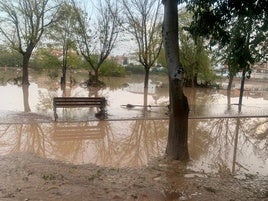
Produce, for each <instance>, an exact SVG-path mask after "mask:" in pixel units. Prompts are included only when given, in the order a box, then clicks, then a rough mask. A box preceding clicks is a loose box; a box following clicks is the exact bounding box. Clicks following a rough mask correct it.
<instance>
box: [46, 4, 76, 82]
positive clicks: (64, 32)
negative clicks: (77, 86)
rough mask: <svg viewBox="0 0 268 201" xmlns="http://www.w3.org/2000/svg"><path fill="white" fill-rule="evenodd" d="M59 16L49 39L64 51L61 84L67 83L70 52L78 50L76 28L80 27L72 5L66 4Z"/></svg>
mask: <svg viewBox="0 0 268 201" xmlns="http://www.w3.org/2000/svg"><path fill="white" fill-rule="evenodd" d="M57 15H58V16H59V20H58V21H57V23H55V24H54V26H52V27H51V28H50V32H49V34H48V35H49V38H50V39H52V40H53V41H54V44H53V45H54V46H55V45H56V47H59V48H61V49H62V77H61V84H62V85H65V83H66V72H67V68H68V67H70V64H69V62H70V61H69V58H70V56H69V54H70V51H74V50H76V38H75V34H74V33H75V27H76V26H77V25H78V20H77V13H76V10H75V8H74V7H73V5H72V4H70V3H68V2H67V1H66V2H64V3H63V4H62V5H61V7H60V9H59V11H58V13H57Z"/></svg>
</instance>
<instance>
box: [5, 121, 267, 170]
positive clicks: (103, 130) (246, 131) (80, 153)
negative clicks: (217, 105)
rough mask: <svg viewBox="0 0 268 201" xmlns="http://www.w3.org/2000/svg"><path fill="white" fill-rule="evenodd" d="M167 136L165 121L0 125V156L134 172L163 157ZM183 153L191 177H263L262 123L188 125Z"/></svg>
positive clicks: (264, 143)
mask: <svg viewBox="0 0 268 201" xmlns="http://www.w3.org/2000/svg"><path fill="white" fill-rule="evenodd" d="M167 133H168V121H167V120H135V121H90V122H73V123H66V122H58V123H53V124H51V123H32V124H1V125H0V154H1V155H4V154H8V153H14V152H33V153H36V154H38V155H40V156H42V157H46V158H53V159H57V160H62V161H65V162H70V163H75V164H84V163H94V164H97V165H102V166H110V167H137V166H143V165H146V164H148V161H149V160H150V159H152V158H153V157H159V156H160V157H163V155H164V151H165V147H166V140H167ZM189 151H190V156H191V159H192V161H191V162H190V163H189V164H188V168H191V169H193V170H196V171H204V172H221V173H227V174H231V173H233V174H237V173H241V172H244V173H254V174H255V173H259V174H261V175H267V169H268V119H267V118H252V119H249V118H243V119H238V118H237V119H235V118H232V119H228V118H224V119H206V120H197V119H193V120H189Z"/></svg>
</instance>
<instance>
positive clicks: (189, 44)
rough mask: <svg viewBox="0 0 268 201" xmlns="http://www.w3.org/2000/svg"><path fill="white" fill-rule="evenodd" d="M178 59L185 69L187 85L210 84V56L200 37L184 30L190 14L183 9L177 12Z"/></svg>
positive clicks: (211, 80)
mask: <svg viewBox="0 0 268 201" xmlns="http://www.w3.org/2000/svg"><path fill="white" fill-rule="evenodd" d="M179 17H180V22H181V23H180V27H179V42H180V49H179V61H180V64H181V65H182V67H183V69H184V71H185V79H186V82H187V83H188V84H187V85H192V84H197V81H199V82H201V83H202V84H208V83H210V84H212V82H213V81H215V79H216V76H215V73H213V72H212V71H211V65H210V57H209V54H208V51H207V50H206V49H205V47H204V41H203V39H202V37H199V36H194V35H192V34H190V33H189V32H187V31H186V30H185V27H187V26H189V25H190V23H191V15H190V14H189V13H187V12H185V11H182V12H180V13H179Z"/></svg>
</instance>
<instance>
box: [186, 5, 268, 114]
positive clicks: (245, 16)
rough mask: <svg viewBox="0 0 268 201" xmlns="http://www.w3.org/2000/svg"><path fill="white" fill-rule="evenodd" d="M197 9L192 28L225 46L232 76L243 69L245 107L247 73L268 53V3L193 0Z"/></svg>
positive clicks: (219, 46) (221, 46) (241, 94)
mask: <svg viewBox="0 0 268 201" xmlns="http://www.w3.org/2000/svg"><path fill="white" fill-rule="evenodd" d="M188 8H189V9H190V10H191V11H192V12H193V13H194V18H193V19H194V22H193V23H192V25H191V31H192V33H194V34H195V35H201V36H207V37H208V38H209V39H210V41H211V44H212V45H215V44H217V45H218V48H220V49H224V50H225V56H224V57H225V61H226V63H227V64H228V65H229V71H230V75H231V78H232V77H233V76H234V75H235V74H236V73H237V72H238V71H242V79H241V89H240V98H239V105H240V109H241V104H242V97H243V91H244V82H245V77H246V73H248V74H249V75H250V72H251V66H252V65H253V64H255V63H257V62H259V61H261V60H262V59H263V57H267V46H266V45H265V44H267V33H268V12H267V10H268V5H267V1H266V0H258V1H257V0H252V1H248V0H239V1H237V0H231V1H230V0H224V1H215V0H191V1H190V3H189V5H188Z"/></svg>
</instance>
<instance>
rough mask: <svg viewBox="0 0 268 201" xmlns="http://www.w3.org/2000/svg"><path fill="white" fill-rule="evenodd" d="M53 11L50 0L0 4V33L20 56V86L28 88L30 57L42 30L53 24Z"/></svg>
mask: <svg viewBox="0 0 268 201" xmlns="http://www.w3.org/2000/svg"><path fill="white" fill-rule="evenodd" d="M57 9H58V5H57V4H56V2H53V1H52V0H35V1H29V0H17V1H8V0H1V1H0V34H1V35H2V37H3V39H4V40H5V41H6V42H7V43H8V44H9V46H10V47H11V48H13V49H14V50H16V51H18V52H19V53H20V54H21V55H22V57H23V62H22V68H23V73H22V84H23V85H29V79H28V64H29V60H30V57H31V55H32V52H33V50H34V48H35V47H36V46H37V44H38V42H39V41H40V39H41V37H42V35H43V33H44V31H45V29H46V28H47V27H49V26H50V25H51V24H53V23H54V22H55V20H56V18H55V16H56V15H55V13H56V12H57Z"/></svg>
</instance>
